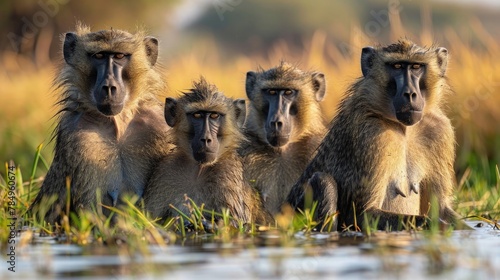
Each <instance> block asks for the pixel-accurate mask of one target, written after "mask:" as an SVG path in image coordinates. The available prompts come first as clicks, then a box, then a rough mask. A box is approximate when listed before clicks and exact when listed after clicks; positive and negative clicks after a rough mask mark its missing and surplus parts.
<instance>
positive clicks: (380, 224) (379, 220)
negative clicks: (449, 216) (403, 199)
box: [357, 209, 428, 230]
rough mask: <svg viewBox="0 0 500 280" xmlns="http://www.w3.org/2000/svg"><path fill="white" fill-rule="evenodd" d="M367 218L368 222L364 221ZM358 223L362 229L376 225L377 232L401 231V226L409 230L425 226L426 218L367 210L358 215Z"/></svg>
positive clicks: (380, 210) (379, 210)
mask: <svg viewBox="0 0 500 280" xmlns="http://www.w3.org/2000/svg"><path fill="white" fill-rule="evenodd" d="M365 218H367V219H368V220H365ZM357 220H358V223H360V224H361V225H363V228H366V227H369V226H371V225H374V224H375V223H376V225H377V229H378V230H402V229H403V228H401V226H406V227H407V228H408V229H410V228H419V227H423V226H425V225H426V223H427V220H428V217H426V216H423V215H405V214H398V213H393V212H389V211H385V210H382V209H367V210H366V211H365V212H364V213H362V214H360V215H358V218H357Z"/></svg>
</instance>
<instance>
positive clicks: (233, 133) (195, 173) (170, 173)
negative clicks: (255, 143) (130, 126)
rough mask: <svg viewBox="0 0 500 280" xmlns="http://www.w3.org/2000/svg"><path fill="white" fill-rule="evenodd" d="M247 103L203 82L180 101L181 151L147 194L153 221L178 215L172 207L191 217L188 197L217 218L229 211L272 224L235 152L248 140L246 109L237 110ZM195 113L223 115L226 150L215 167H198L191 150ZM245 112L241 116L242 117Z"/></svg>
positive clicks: (177, 128)
mask: <svg viewBox="0 0 500 280" xmlns="http://www.w3.org/2000/svg"><path fill="white" fill-rule="evenodd" d="M242 103H244V100H237V101H234V102H233V100H232V99H230V98H227V97H225V96H224V95H223V94H222V93H221V92H219V91H218V89H217V88H216V87H215V86H214V85H211V84H208V83H207V82H206V81H205V80H204V79H203V78H202V79H201V81H200V82H198V83H194V88H193V89H191V91H189V92H187V93H184V95H183V96H182V97H180V98H179V99H178V100H177V105H176V109H175V113H174V115H175V116H176V122H175V125H174V126H173V128H172V133H173V134H174V135H175V144H176V147H175V149H174V151H173V153H172V154H171V155H169V156H168V157H166V158H164V159H163V161H162V162H161V164H160V165H159V166H158V168H157V169H156V170H155V172H154V174H153V176H152V179H151V181H150V182H149V184H148V187H147V188H146V191H145V194H144V202H145V205H146V209H147V210H148V211H149V212H150V213H151V214H152V216H153V217H161V218H166V217H171V216H176V215H177V212H176V211H175V210H173V209H172V208H171V207H170V205H173V206H174V207H176V208H177V209H179V210H181V211H183V212H184V213H189V212H188V211H189V207H188V206H187V201H186V200H185V195H187V197H189V198H191V199H192V200H193V201H194V202H195V203H196V204H197V205H198V206H201V205H202V204H204V208H205V209H208V210H215V211H216V212H218V213H221V212H222V210H223V209H224V208H226V209H228V210H229V213H230V215H231V216H232V217H234V218H236V220H238V221H242V222H246V223H250V222H257V223H265V222H266V221H269V216H268V214H266V213H265V211H264V210H263V207H262V204H261V202H260V199H259V197H258V194H257V193H256V192H255V191H254V190H253V189H252V188H251V186H250V185H249V184H248V182H246V181H245V180H243V164H242V160H241V157H240V156H239V155H238V154H237V152H236V149H237V147H238V146H239V145H240V143H241V142H242V141H244V136H243V135H242V133H241V132H240V128H239V127H238V124H237V122H241V123H242V122H243V121H244V118H245V112H241V110H242V108H237V106H238V105H242ZM243 106H244V104H243ZM243 110H244V108H243ZM196 111H214V112H218V113H219V114H221V115H224V122H223V124H222V127H221V128H220V129H219V135H218V141H220V144H221V146H220V149H219V151H218V155H217V157H216V160H215V161H213V162H207V163H199V162H197V161H196V160H195V159H194V158H193V155H192V150H191V147H190V145H189V143H190V140H189V135H190V133H191V130H192V128H191V125H190V124H189V123H188V120H187V118H186V114H187V113H188V112H196ZM240 113H242V114H241V116H238V114H240ZM237 118H243V119H242V120H240V119H237ZM207 216H210V215H207Z"/></svg>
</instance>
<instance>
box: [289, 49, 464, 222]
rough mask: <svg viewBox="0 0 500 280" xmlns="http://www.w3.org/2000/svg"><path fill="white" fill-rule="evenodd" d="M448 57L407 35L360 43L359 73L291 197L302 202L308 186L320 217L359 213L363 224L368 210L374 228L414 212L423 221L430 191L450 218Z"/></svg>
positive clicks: (452, 215)
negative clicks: (446, 108)
mask: <svg viewBox="0 0 500 280" xmlns="http://www.w3.org/2000/svg"><path fill="white" fill-rule="evenodd" d="M447 62H448V51H447V50H446V49H445V48H440V47H430V48H423V47H419V46H417V45H415V44H414V43H413V42H411V41H409V40H407V39H404V40H400V41H399V42H397V43H395V44H391V45H388V46H385V47H377V48H372V47H366V48H363V50H362V54H361V69H362V72H363V77H362V78H360V79H359V80H358V81H356V82H355V83H354V84H353V85H352V86H351V87H350V89H349V90H348V91H347V94H346V96H345V97H344V98H343V100H342V101H341V103H340V105H339V109H338V114H337V115H336V117H335V118H334V120H333V121H332V128H331V130H330V131H329V133H328V134H327V135H326V137H325V139H324V140H323V142H322V143H321V145H320V147H319V148H318V152H317V154H316V156H315V157H314V159H313V160H312V161H311V163H310V164H309V165H308V167H307V168H306V171H305V172H304V173H303V175H302V176H301V177H300V179H299V180H298V182H297V183H296V184H295V186H294V187H293V189H292V191H291V193H290V195H289V197H288V202H289V203H290V204H291V205H292V206H294V207H299V208H300V207H303V206H304V205H303V202H304V193H305V192H304V189H305V188H307V186H308V185H310V186H311V187H312V190H313V196H314V199H316V200H318V201H319V204H320V216H322V217H324V216H325V215H327V214H333V213H335V211H336V210H337V209H338V211H339V216H338V222H339V225H346V226H349V225H352V224H353V223H354V218H355V217H354V212H356V215H357V217H356V218H357V222H358V225H360V226H361V225H362V222H363V217H364V212H366V213H367V214H369V216H372V217H375V218H379V219H380V220H379V223H378V225H379V228H381V229H382V228H387V226H389V227H390V228H392V229H396V228H397V226H398V219H403V220H404V219H408V218H411V216H415V217H416V221H417V224H422V223H423V222H424V221H425V219H424V216H423V215H425V214H426V213H427V212H428V210H429V207H430V199H431V196H433V195H434V196H435V197H436V198H437V200H438V204H439V214H440V218H441V219H443V220H444V221H447V222H453V221H455V219H456V218H457V214H456V213H455V212H454V211H453V210H452V208H451V197H452V192H453V189H454V185H455V174H454V170H453V162H454V157H455V140H454V132H453V128H452V126H451V123H450V120H449V119H448V118H447V117H446V116H445V114H444V113H443V110H442V100H443V97H444V96H445V95H446V94H448V93H450V92H451V90H450V87H449V86H448V83H447V81H446V76H445V72H446V67H447ZM337 195H338V204H337ZM353 205H354V206H353ZM399 214H403V215H399Z"/></svg>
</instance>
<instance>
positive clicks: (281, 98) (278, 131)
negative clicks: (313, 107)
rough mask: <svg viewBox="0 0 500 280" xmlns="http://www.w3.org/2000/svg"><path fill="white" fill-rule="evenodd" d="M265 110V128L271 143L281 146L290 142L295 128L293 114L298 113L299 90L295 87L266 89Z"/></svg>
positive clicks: (264, 92) (264, 95)
mask: <svg viewBox="0 0 500 280" xmlns="http://www.w3.org/2000/svg"><path fill="white" fill-rule="evenodd" d="M262 95H263V99H264V104H265V105H264V106H265V107H264V111H263V113H264V114H265V113H266V112H267V116H266V122H265V126H264V129H265V131H266V138H267V141H268V142H269V144H271V146H274V147H281V146H283V145H285V144H286V143H288V140H289V139H290V134H291V133H292V129H293V121H294V118H293V116H294V115H296V114H297V109H296V108H297V106H296V104H295V102H296V101H297V95H298V91H297V90H294V89H274V88H273V89H264V90H262Z"/></svg>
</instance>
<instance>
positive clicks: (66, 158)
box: [31, 24, 169, 224]
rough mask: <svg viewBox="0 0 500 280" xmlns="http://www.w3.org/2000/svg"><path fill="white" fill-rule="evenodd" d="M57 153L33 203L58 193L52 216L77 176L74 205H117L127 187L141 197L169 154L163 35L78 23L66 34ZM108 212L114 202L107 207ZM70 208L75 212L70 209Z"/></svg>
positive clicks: (55, 219) (49, 217) (51, 219)
mask: <svg viewBox="0 0 500 280" xmlns="http://www.w3.org/2000/svg"><path fill="white" fill-rule="evenodd" d="M63 55H64V62H65V63H64V65H63V66H62V69H61V71H60V73H59V75H58V77H57V79H56V81H55V85H56V87H58V88H61V89H62V94H61V97H60V101H59V104H60V105H61V106H62V109H61V110H60V111H59V113H58V117H59V119H58V124H57V127H56V128H55V131H54V138H55V140H56V144H55V156H54V160H53V163H52V165H51V167H50V169H49V171H48V173H47V175H46V177H45V180H44V182H43V184H42V187H41V189H40V192H39V194H38V196H37V197H36V199H35V201H34V202H33V204H32V206H31V210H32V211H33V210H36V209H41V208H42V207H46V205H45V203H44V201H46V200H45V199H44V198H48V197H51V196H55V197H56V201H55V203H54V204H53V205H52V206H51V207H50V208H49V210H48V212H47V214H46V216H45V220H46V221H47V222H49V223H51V224H54V223H55V222H59V219H58V217H60V214H61V211H62V210H64V209H65V205H66V197H67V194H66V178H68V179H69V181H70V198H71V204H70V205H71V211H77V210H78V209H92V208H94V207H96V206H97V203H98V202H97V201H96V199H97V197H96V192H97V191H99V192H100V194H101V198H102V203H103V204H104V205H107V206H116V205H117V204H118V202H119V200H120V197H122V194H123V193H131V194H136V195H137V196H139V197H140V196H142V193H143V189H144V187H145V185H146V182H147V180H148V178H149V176H150V175H151V172H152V169H153V167H154V166H155V164H157V162H158V161H159V160H160V159H161V158H162V157H163V156H165V155H166V154H167V153H168V147H169V146H168V142H167V139H168V137H167V136H168V127H166V126H165V124H164V122H163V108H162V107H163V106H162V104H161V103H160V102H159V101H158V100H157V99H156V97H155V95H156V94H159V93H162V92H163V91H164V89H165V84H164V82H163V80H162V78H161V74H160V73H159V71H158V69H157V67H156V61H157V56H158V40H157V39H155V38H153V37H149V36H145V35H144V34H143V33H142V32H140V31H139V32H137V33H136V34H130V33H128V32H125V31H121V30H114V29H112V30H103V31H98V32H91V31H90V28H88V27H86V26H84V25H83V24H77V28H76V32H69V33H66V34H65V37H64V43H63ZM103 210H104V211H103V212H104V213H105V214H109V211H107V209H103ZM66 214H69V213H66Z"/></svg>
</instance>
